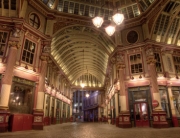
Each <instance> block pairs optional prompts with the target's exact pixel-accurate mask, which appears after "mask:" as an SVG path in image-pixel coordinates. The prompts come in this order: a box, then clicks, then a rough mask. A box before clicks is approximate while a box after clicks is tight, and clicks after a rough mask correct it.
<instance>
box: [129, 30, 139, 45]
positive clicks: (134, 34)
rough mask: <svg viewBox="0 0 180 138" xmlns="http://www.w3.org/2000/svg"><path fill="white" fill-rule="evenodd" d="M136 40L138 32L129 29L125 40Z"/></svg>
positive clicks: (133, 41)
mask: <svg viewBox="0 0 180 138" xmlns="http://www.w3.org/2000/svg"><path fill="white" fill-rule="evenodd" d="M137 40H138V33H137V32H136V31H134V30H133V31H130V32H129V33H128V34H127V41H128V42H129V43H131V44H133V43H136V42H137Z"/></svg>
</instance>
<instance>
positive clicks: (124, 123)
mask: <svg viewBox="0 0 180 138" xmlns="http://www.w3.org/2000/svg"><path fill="white" fill-rule="evenodd" d="M117 67H118V70H119V84H120V106H121V110H120V114H119V127H121V128H130V127H131V122H130V112H129V111H128V109H127V100H126V99H127V98H126V90H125V84H124V69H125V64H124V63H123V62H119V63H118V64H117Z"/></svg>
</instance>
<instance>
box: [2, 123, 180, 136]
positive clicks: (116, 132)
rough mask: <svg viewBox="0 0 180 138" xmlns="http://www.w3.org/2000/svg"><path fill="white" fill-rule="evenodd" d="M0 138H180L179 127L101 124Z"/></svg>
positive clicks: (58, 127) (57, 127)
mask: <svg viewBox="0 0 180 138" xmlns="http://www.w3.org/2000/svg"><path fill="white" fill-rule="evenodd" d="M0 138H180V127H178V128H167V129H154V128H129V129H121V128H117V127H115V126H114V125H109V124H103V123H64V124H58V125H51V126H45V127H44V130H41V131H36V130H30V131H22V132H7V133H0Z"/></svg>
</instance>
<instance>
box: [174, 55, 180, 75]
mask: <svg viewBox="0 0 180 138" xmlns="http://www.w3.org/2000/svg"><path fill="white" fill-rule="evenodd" d="M173 60H174V66H175V70H176V73H178V74H180V57H178V56H173Z"/></svg>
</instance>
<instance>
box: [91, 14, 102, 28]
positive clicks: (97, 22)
mask: <svg viewBox="0 0 180 138" xmlns="http://www.w3.org/2000/svg"><path fill="white" fill-rule="evenodd" d="M92 22H93V24H94V26H96V27H97V28H99V27H101V25H102V24H103V22H104V19H103V18H102V17H99V16H97V17H95V18H93V19H92Z"/></svg>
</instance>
